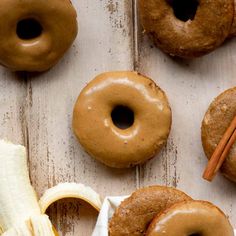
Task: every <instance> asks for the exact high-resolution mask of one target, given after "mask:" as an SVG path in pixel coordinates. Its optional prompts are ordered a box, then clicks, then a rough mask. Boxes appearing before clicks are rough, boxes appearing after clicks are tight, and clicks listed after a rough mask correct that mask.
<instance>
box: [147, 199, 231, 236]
mask: <svg viewBox="0 0 236 236" xmlns="http://www.w3.org/2000/svg"><path fill="white" fill-rule="evenodd" d="M145 235H146V236H167V235H168V236H193V235H194V236H234V232H233V228H232V226H231V224H230V222H229V220H228V219H227V217H226V216H225V214H224V213H223V212H222V211H221V210H220V209H218V208H217V207H216V206H214V205H213V204H211V203H209V202H204V201H187V202H181V203H177V204H175V205H173V206H171V207H170V208H168V209H166V210H165V211H163V212H162V213H160V214H159V215H158V216H157V217H156V218H155V219H154V220H153V221H152V223H151V225H150V226H149V228H148V230H147V233H146V234H145Z"/></svg>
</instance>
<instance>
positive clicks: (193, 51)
mask: <svg viewBox="0 0 236 236" xmlns="http://www.w3.org/2000/svg"><path fill="white" fill-rule="evenodd" d="M181 2H182V5H178V4H181ZM189 2H190V4H192V6H191V5H190V6H188V7H189V8H190V12H188V10H189V9H187V12H182V11H183V8H185V5H188V4H189ZM192 8H193V9H192ZM139 9H140V15H141V24H142V26H143V28H144V30H145V32H146V33H147V34H148V35H149V36H150V37H151V38H152V39H153V41H154V43H155V44H156V45H157V46H158V47H159V48H160V49H162V50H163V51H164V52H166V53H168V54H170V55H172V56H178V57H183V58H194V57H198V56H202V55H204V54H206V53H209V52H211V51H213V50H214V49H215V48H216V47H218V46H219V45H221V44H222V43H223V42H224V40H225V39H226V38H227V37H228V35H229V33H230V31H231V27H232V22H233V17H234V0H191V1H190V0H186V1H177V0H148V1H147V0H140V1H139Z"/></svg>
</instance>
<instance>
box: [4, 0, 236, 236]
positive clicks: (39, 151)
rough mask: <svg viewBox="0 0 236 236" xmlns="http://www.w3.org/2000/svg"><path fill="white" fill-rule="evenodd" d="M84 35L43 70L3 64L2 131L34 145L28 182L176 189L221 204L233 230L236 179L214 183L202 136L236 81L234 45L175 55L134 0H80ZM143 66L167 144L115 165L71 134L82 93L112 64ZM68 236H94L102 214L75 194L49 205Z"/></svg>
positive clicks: (112, 191) (105, 191)
mask: <svg viewBox="0 0 236 236" xmlns="http://www.w3.org/2000/svg"><path fill="white" fill-rule="evenodd" d="M74 4H75V7H76V8H77V10H78V20H79V35H78V37H77V40H76V42H75V44H74V45H73V47H72V48H71V50H70V51H69V52H68V53H67V55H66V56H65V57H64V58H63V59H62V60H61V62H60V63H59V64H58V65H57V66H55V67H54V68H53V69H52V70H50V71H49V72H47V73H43V74H39V75H36V74H33V75H32V74H26V73H17V74H15V73H11V72H9V71H8V70H7V69H4V68H1V69H0V73H1V76H0V124H1V125H0V136H1V137H2V138H7V139H9V140H11V141H13V142H19V143H21V144H24V145H26V146H27V149H28V152H29V166H30V173H31V179H32V182H33V185H34V187H35V188H36V190H37V193H38V194H39V196H40V195H41V194H42V193H43V192H44V190H45V189H47V188H48V187H51V186H54V185H55V184H57V183H59V182H64V181H76V182H82V183H84V184H87V185H90V186H91V187H93V188H94V189H95V190H96V191H97V192H99V193H100V194H101V195H102V196H103V197H104V196H106V195H122V194H129V193H131V192H132V191H133V190H135V189H136V188H139V187H142V186H147V185H151V184H160V185H167V186H174V187H177V188H179V189H181V190H184V191H186V192H187V193H188V194H190V195H191V196H192V197H194V198H196V199H204V200H209V201H211V202H214V203H215V204H217V205H218V206H219V207H221V208H222V209H223V210H224V211H225V212H226V213H227V215H228V216H229V217H230V219H231V222H232V223H233V224H234V227H236V185H235V184H233V183H231V182H229V181H227V180H226V179H225V178H223V177H222V176H221V175H218V176H217V178H216V179H215V181H214V182H213V183H211V184H209V183H207V182H205V181H203V180H202V179H201V175H202V172H203V169H204V166H205V165H206V158H205V156H204V154H203V151H202V146H201V140H200V125H201V121H202V118H203V115H204V113H205V111H206V109H207V107H208V105H209V103H210V102H211V101H212V99H213V98H214V97H215V96H217V95H218V94H219V93H220V92H222V91H224V90H225V89H227V88H229V87H233V86H235V84H236V66H235V65H236V41H235V40H229V41H228V42H227V43H225V44H224V46H222V47H221V48H219V49H218V50H216V51H215V52H213V53H211V54H210V55H208V56H205V57H203V58H199V59H196V60H190V61H184V60H173V59H171V58H170V57H168V56H167V55H165V54H163V53H162V52H161V51H160V50H158V49H156V48H155V47H154V46H153V44H152V43H151V42H150V41H149V39H148V38H147V37H146V36H143V35H142V31H141V29H140V28H139V26H138V25H139V23H138V17H137V15H138V14H137V2H136V1H135V0H133V1H132V0H74ZM134 69H136V70H138V71H139V72H141V73H143V74H146V75H147V76H150V77H151V78H152V79H154V80H155V81H156V83H157V84H159V85H160V86H161V87H162V88H163V89H164V90H165V91H166V93H167V95H168V97H169V100H170V103H171V106H172V110H173V127H172V131H171V135H170V138H169V141H168V144H167V146H166V147H165V148H164V150H163V151H162V153H161V154H160V155H159V156H158V157H156V158H155V159H153V160H152V161H150V162H148V163H147V164H146V165H143V166H140V167H137V168H136V169H130V170H115V171H114V170H111V169H110V168H108V167H105V166H103V165H102V164H100V163H98V162H96V161H94V160H93V159H92V158H90V157H89V156H88V155H87V154H86V153H85V152H84V151H83V150H82V148H81V147H80V146H79V144H78V142H77V141H76V139H75V137H74V134H73V132H72V130H71V119H72V110H73V106H74V103H75V101H76V98H77V96H78V95H79V93H80V91H81V89H82V88H83V87H84V86H85V85H86V84H87V83H88V82H89V81H90V80H92V79H93V78H94V77H95V76H96V75H97V74H99V73H101V72H104V71H109V70H134ZM49 213H50V217H51V218H52V219H53V222H54V224H55V225H56V226H57V228H58V230H59V231H60V233H61V235H66V236H73V235H82V236H87V235H90V234H91V232H92V229H93V227H94V224H95V221H96V217H97V214H96V212H95V210H93V209H92V208H91V207H89V206H88V205H86V204H85V203H81V202H78V201H73V200H66V201H61V202H59V203H57V204H55V205H54V206H52V207H51V208H50V211H49Z"/></svg>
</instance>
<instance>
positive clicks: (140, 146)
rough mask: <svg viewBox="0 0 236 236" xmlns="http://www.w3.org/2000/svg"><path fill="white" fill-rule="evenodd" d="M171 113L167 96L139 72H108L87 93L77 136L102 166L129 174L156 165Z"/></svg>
mask: <svg viewBox="0 0 236 236" xmlns="http://www.w3.org/2000/svg"><path fill="white" fill-rule="evenodd" d="M170 127H171V109H170V107H169V103H168V101H167V97H166V95H165V93H164V92H163V91H162V90H161V89H160V88H159V87H157V86H156V84H155V83H154V82H153V81H152V80H150V79H149V78H146V77H144V76H142V75H140V74H138V73H136V72H107V73H104V74H101V75H99V76H97V77H96V78H95V79H94V80H93V81H92V82H90V83H89V84H88V85H87V86H86V87H85V88H84V89H83V91H82V92H81V94H80V95H79V98H78V100H77V102H76V104H75V108H74V115H73V129H74V132H75V134H76V136H77V138H78V140H79V142H80V143H81V145H82V146H83V147H84V148H85V150H86V151H87V152H88V153H89V154H90V155H91V156H93V157H94V158H96V159H97V160H99V161H101V162H102V163H104V164H106V165H108V166H110V167H115V168H127V167H132V166H134V165H137V164H141V163H143V162H145V161H147V160H148V159H151V158H152V157H154V156H155V154H156V153H157V152H158V151H159V150H160V149H161V147H162V146H163V145H164V144H165V143H166V140H167V138H168V135H169V132H170Z"/></svg>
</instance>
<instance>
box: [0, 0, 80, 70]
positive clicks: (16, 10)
mask: <svg viewBox="0 0 236 236" xmlns="http://www.w3.org/2000/svg"><path fill="white" fill-rule="evenodd" d="M0 29H1V31H0V63H1V64H2V65H4V66H6V67H8V68H10V69H12V70H14V71H38V72H39V71H45V70H48V69H49V68H51V67H52V66H54V65H55V64H56V63H57V62H58V60H59V59H60V58H61V57H62V56H63V55H64V53H65V52H66V50H67V49H68V48H69V47H70V46H71V44H72V42H73V41H74V39H75V37H76V35H77V21H76V11H75V9H74V8H73V6H72V4H71V2H70V1H69V0H50V1H41V0H40V1H35V0H21V1H18V0H1V1H0Z"/></svg>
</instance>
